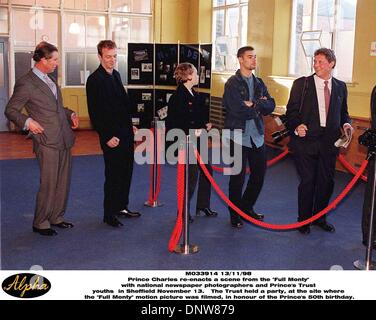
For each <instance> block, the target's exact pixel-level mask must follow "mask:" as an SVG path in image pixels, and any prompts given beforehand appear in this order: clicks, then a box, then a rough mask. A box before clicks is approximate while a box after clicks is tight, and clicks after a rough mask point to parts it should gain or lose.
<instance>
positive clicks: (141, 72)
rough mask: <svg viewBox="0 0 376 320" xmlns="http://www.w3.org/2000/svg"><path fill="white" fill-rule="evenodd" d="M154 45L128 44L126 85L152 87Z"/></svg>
mask: <svg viewBox="0 0 376 320" xmlns="http://www.w3.org/2000/svg"><path fill="white" fill-rule="evenodd" d="M153 64H154V45H153V44H152V43H128V84H131V85H132V84H135V85H153V80H154V72H153V70H154V68H153V67H154V66H153Z"/></svg>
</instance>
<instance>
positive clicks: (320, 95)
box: [313, 75, 332, 127]
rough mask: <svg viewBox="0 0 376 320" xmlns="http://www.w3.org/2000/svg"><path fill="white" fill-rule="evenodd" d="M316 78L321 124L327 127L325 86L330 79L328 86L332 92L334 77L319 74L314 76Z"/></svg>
mask: <svg viewBox="0 0 376 320" xmlns="http://www.w3.org/2000/svg"><path fill="white" fill-rule="evenodd" d="M313 78H314V80H315V86H316V95H317V101H318V104H319V114H320V126H321V127H326V117H327V114H326V110H325V96H324V87H325V81H328V87H329V92H330V93H331V92H332V78H330V79H328V80H324V79H321V78H320V77H318V76H317V75H314V76H313Z"/></svg>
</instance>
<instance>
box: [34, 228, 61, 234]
mask: <svg viewBox="0 0 376 320" xmlns="http://www.w3.org/2000/svg"><path fill="white" fill-rule="evenodd" d="M33 232H37V233H39V234H40V235H42V236H57V232H56V231H55V230H54V229H51V228H48V229H39V228H35V227H33Z"/></svg>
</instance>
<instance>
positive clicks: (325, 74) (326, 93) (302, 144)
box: [286, 48, 353, 234]
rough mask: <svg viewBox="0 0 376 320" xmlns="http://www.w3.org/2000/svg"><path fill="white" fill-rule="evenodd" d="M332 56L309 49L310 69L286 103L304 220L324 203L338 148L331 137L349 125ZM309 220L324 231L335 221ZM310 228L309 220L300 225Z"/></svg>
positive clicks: (304, 231) (343, 92)
mask: <svg viewBox="0 0 376 320" xmlns="http://www.w3.org/2000/svg"><path fill="white" fill-rule="evenodd" d="M335 64H336V57H335V54H334V52H333V50H331V49H327V48H321V49H318V50H316V52H315V54H314V62H313V68H314V70H315V74H313V75H311V76H309V77H302V78H299V79H297V80H295V81H294V84H293V86H292V88H291V93H290V98H289V101H288V104H287V112H286V115H287V127H288V129H289V130H290V132H291V133H292V135H291V140H290V144H289V148H290V151H291V152H292V153H293V155H294V160H295V165H296V168H297V171H298V174H299V177H300V184H299V188H298V207H299V216H298V221H304V220H306V219H308V218H310V217H312V216H313V215H315V214H316V213H318V212H320V211H322V210H323V209H324V208H325V207H327V205H328V203H329V200H330V197H331V195H332V193H333V188H334V173H335V164H336V158H337V155H338V148H337V147H336V146H335V145H334V143H335V141H336V140H337V139H338V138H339V137H340V136H341V129H342V128H343V129H344V130H345V129H350V130H353V129H352V127H351V124H350V123H351V120H350V117H349V114H348V111H347V88H346V84H345V83H344V82H342V81H340V80H338V79H336V78H334V77H332V70H333V68H334V67H335ZM313 224H315V225H317V226H318V227H320V228H321V229H323V230H324V231H327V232H334V231H335V229H334V226H333V225H331V224H330V223H328V222H327V221H326V218H325V216H323V217H320V218H319V219H317V220H316V221H315V222H314V223H313ZM299 231H300V232H301V233H302V234H309V233H310V226H309V225H305V226H303V227H300V228H299Z"/></svg>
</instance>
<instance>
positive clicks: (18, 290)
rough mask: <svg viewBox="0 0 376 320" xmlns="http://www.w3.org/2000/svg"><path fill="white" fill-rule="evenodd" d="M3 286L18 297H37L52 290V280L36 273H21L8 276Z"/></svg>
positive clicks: (5, 290) (7, 291) (10, 293)
mask: <svg viewBox="0 0 376 320" xmlns="http://www.w3.org/2000/svg"><path fill="white" fill-rule="evenodd" d="M2 288H3V290H4V292H5V293H7V294H9V295H11V296H13V297H16V298H24V299H27V298H36V297H40V296H43V295H44V294H46V293H47V292H48V291H50V289H51V282H50V281H49V280H48V279H47V278H45V277H42V276H40V275H38V274H35V273H19V274H14V275H12V276H10V277H8V278H6V279H5V280H4V281H3V284H2Z"/></svg>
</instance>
